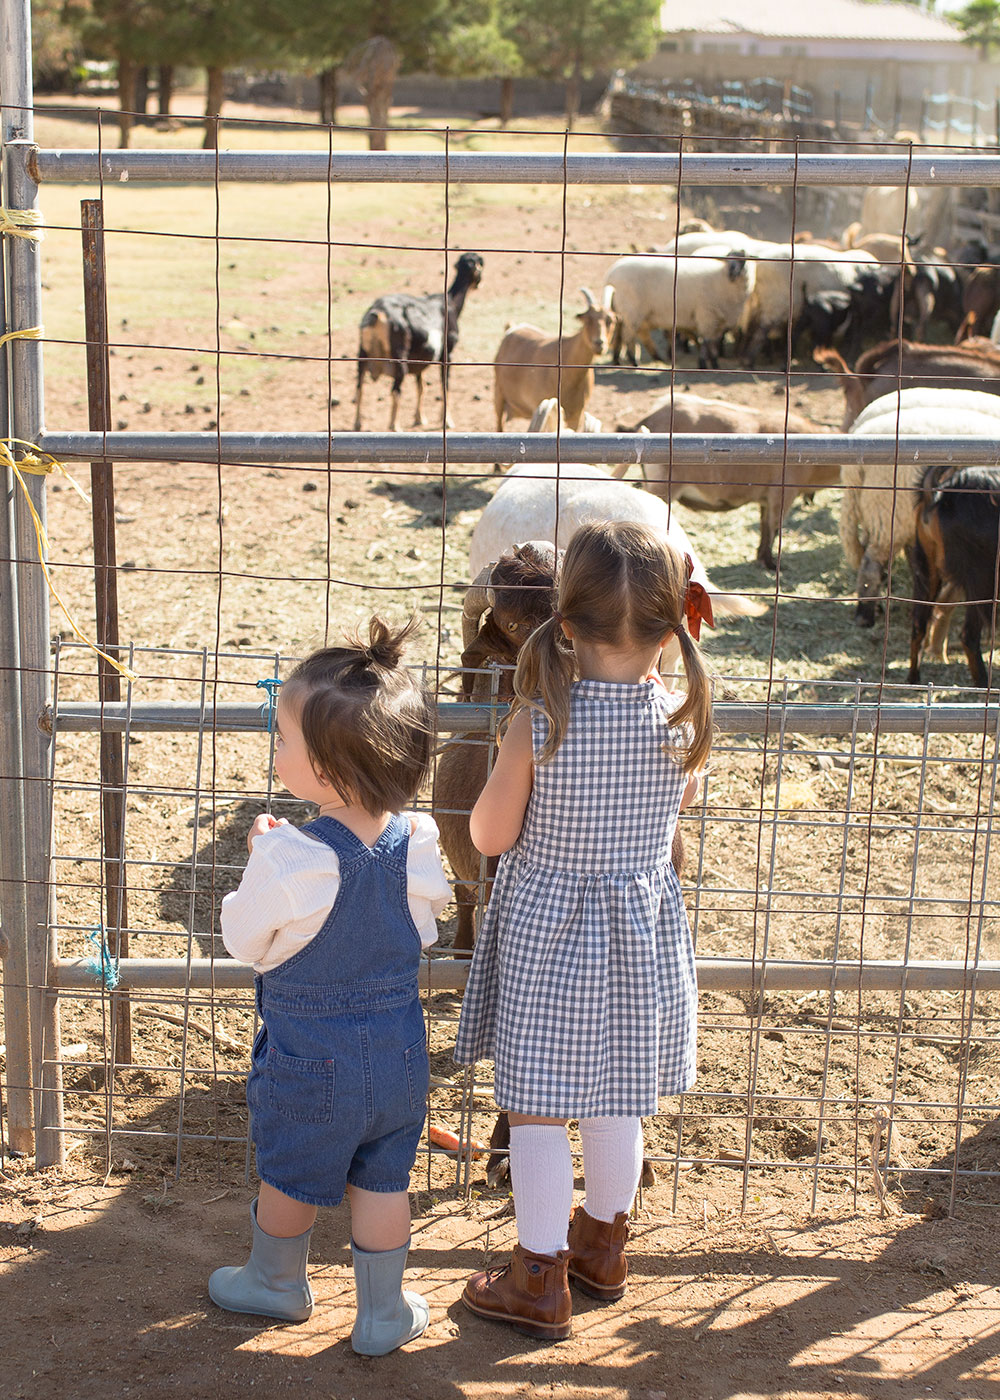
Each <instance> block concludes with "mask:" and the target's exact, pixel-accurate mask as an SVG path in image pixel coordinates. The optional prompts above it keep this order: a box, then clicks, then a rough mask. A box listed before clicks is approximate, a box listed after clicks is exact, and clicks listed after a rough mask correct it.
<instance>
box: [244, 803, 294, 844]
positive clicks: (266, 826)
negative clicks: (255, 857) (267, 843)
mask: <svg viewBox="0 0 1000 1400" xmlns="http://www.w3.org/2000/svg"><path fill="white" fill-rule="evenodd" d="M287 825H288V818H287V817H272V815H271V813H270V812H261V814H260V816H259V817H256V818H254V824H253V826H252V827H251V828H250V830H249V831H248V832H247V850H248V851H252V850H253V843H254V841H255V840H256V839H257V837H258V836H262V835H263V834H264V832H265V831H271V830H272V829H273V828H274V827H276V826H287Z"/></svg>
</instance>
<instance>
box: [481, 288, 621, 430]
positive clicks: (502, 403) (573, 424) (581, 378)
mask: <svg viewBox="0 0 1000 1400" xmlns="http://www.w3.org/2000/svg"><path fill="white" fill-rule="evenodd" d="M581 290H582V292H583V295H584V297H585V298H586V302H587V309H586V310H585V311H581V312H579V313H578V314H577V318H576V319H577V320H578V321H579V322H580V329H579V330H578V331H577V332H576V334H575V335H564V336H552V335H546V334H545V332H544V331H541V330H539V329H538V327H537V326H532V325H529V324H528V323H527V322H522V323H521V324H519V325H516V326H510V327H509V328H508V329H507V331H506V333H505V334H504V338H503V340H501V342H500V348H499V349H498V350H497V353H496V359H495V361H494V376H495V384H494V392H493V398H494V404H495V406H496V413H497V432H502V431H503V427H504V422H505V420H506V419H508V418H530V417H531V415H532V414H533V413H534V411H535V409H536V408H537V407H538V405H539V404H540V403H541V402H542V400H543V399H548V398H556V397H558V399H559V402H560V403H561V404H562V409H563V413H564V415H565V419H566V425H567V427H570V428H572V429H573V431H574V432H576V431H578V430H579V428H580V422H581V419H582V418H583V412H584V409H585V408H586V407H587V401H588V399H589V398H590V396H591V394H592V393H593V390H594V369H593V362H594V360H596V359H597V357H598V356H599V355H603V354H604V352H605V350H607V348H608V340H609V337H610V334H611V331H612V330H613V328H614V324H615V314H614V312H613V311H610V310H608V308H607V307H604V306H598V304H597V302H596V301H595V300H594V297H593V294H592V293H591V292H589V291H588V290H587V288H586V287H583V288H581Z"/></svg>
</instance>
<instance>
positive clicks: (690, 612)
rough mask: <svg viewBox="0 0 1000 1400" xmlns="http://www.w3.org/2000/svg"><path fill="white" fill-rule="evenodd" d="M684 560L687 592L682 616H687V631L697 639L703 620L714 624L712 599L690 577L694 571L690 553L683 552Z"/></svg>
mask: <svg viewBox="0 0 1000 1400" xmlns="http://www.w3.org/2000/svg"><path fill="white" fill-rule="evenodd" d="M684 562H685V564H686V565H687V575H688V582H687V592H686V593H685V594H684V616H685V617H686V618H687V626H688V631H689V632H690V633H691V636H692V637H693V638H694V639H695V641H697V640H698V638H699V637H700V636H701V624H702V623H703V622H707V623H708V625H709V627H714V626H715V618H714V617H713V615H712V599H711V598H710V597H709V593H708V589H707V588H705V587H704V585H703V584H700V583H698V582H697V580H695V579H693V578H692V577H691V575H692V574H693V573H694V560H693V559H692V558H691V556H690V554H685V556H684Z"/></svg>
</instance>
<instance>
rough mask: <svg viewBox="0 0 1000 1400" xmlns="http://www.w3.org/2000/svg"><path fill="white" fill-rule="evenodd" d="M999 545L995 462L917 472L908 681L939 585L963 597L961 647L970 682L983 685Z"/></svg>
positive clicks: (999, 484) (914, 680) (913, 677)
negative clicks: (919, 477) (984, 642)
mask: <svg viewBox="0 0 1000 1400" xmlns="http://www.w3.org/2000/svg"><path fill="white" fill-rule="evenodd" d="M998 552H1000V471H998V470H997V468H995V467H992V468H991V467H959V468H957V469H955V468H951V467H941V466H933V467H931V468H930V469H929V470H928V471H927V472H926V474H925V475H924V477H923V480H922V482H921V483H920V488H919V503H918V506H917V509H916V513H915V518H914V539H913V543H912V545H911V547H910V551H909V555H910V567H911V569H912V571H913V621H912V628H911V635H910V671H909V675H908V676H907V680H908V681H909V682H910V684H911V685H916V684H918V683H919V681H920V659H921V652H922V650H923V644H924V640H925V637H926V635H927V628H928V621H929V619H930V617H931V614H932V610H933V609H932V604H933V603H934V601H935V600H940V598H941V596H942V592H943V591H944V590H946V589H947V590H950V592H951V595H952V596H953V597H957V598H964V599H965V600H966V602H965V622H964V624H963V626H962V646H963V649H964V651H965V657H966V660H967V661H968V663H969V671H970V673H971V675H972V683H973V685H976V686H981V687H983V688H986V687H988V686H989V680H990V678H989V673H988V672H987V669H986V667H985V665H984V664H983V655H982V650H981V638H982V630H983V628H984V627H985V628H986V629H987V632H988V635H989V639H990V650H992V649H993V645H994V642H995V640H996V627H997V567H998V563H1000V559H998Z"/></svg>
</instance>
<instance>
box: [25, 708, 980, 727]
mask: <svg viewBox="0 0 1000 1400" xmlns="http://www.w3.org/2000/svg"><path fill="white" fill-rule="evenodd" d="M505 713H506V707H505V706H503V705H501V706H498V707H497V709H496V715H498V716H502V715H504V714H505ZM713 713H714V718H715V727H716V729H717V730H718V731H719V733H721V734H766V733H774V734H776V733H778V731H779V730H783V731H784V732H785V733H786V734H817V735H819V734H827V735H837V734H847V735H850V734H854V733H857V734H866V733H874V732H875V730H876V729H877V730H878V732H879V733H880V734H924V733H930V734H984V733H993V732H995V731H996V730H997V728H998V726H1000V705H995V704H993V705H977V704H962V703H954V704H951V703H945V704H940V705H939V704H930V705H910V704H882V705H876V704H862V705H856V704H853V703H852V702H850V701H848V700H844V701H843V702H841V703H840V704H832V705H814V704H795V703H794V702H793V703H788V702H785V703H778V702H775V703H774V704H771V705H768V704H766V703H762V704H759V705H755V704H752V703H749V704H748V703H743V702H739V701H731V700H723V701H719V702H718V703H717V704H716V705H715V706H714V710H713ZM436 716H437V728H438V730H439V731H441V732H444V733H454V734H458V733H468V732H470V731H473V730H482V729H489V728H490V723H491V720H492V719H493V717H494V711H493V710H492V709H491V707H490V706H489V705H473V704H465V703H461V702H458V701H443V702H440V703H439V704H438V705H437V707H436ZM39 724H40V726H41V728H42V729H43V730H44V731H45V732H46V733H51V732H52V729H53V727H58V729H59V731H60V732H61V733H97V732H102V733H105V734H114V733H121V732H123V731H124V730H126V729H128V730H132V731H145V732H147V733H149V732H155V731H161V732H175V731H184V730H198V729H201V728H204V727H208V726H210V725H212V724H214V726H215V728H216V730H217V731H219V732H226V733H235V732H239V731H245V730H264V729H266V728H267V712H266V708H262V707H261V706H260V705H259V704H246V703H244V704H239V703H236V704H226V705H218V706H216V707H215V708H214V709H212V708H210V707H205V708H203V707H202V706H200V705H196V704H193V703H191V702H185V701H153V702H146V701H139V702H136V701H132V702H128V701H124V700H123V701H119V702H116V703H113V704H112V703H108V704H104V705H101V704H100V703H99V702H97V701H92V700H63V701H60V702H59V707H58V711H53V710H52V708H51V707H47V708H46V709H45V710H44V711H43V713H42V715H41V716H40V717H39Z"/></svg>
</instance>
